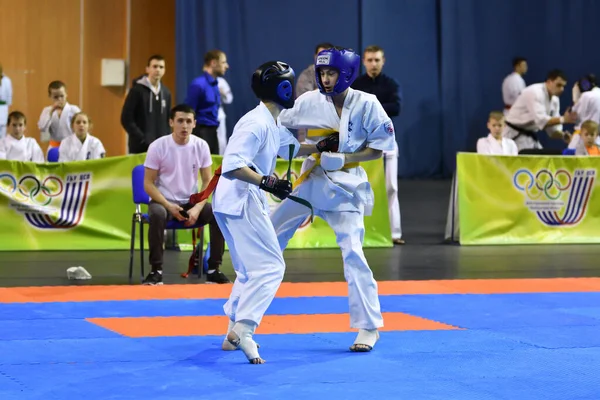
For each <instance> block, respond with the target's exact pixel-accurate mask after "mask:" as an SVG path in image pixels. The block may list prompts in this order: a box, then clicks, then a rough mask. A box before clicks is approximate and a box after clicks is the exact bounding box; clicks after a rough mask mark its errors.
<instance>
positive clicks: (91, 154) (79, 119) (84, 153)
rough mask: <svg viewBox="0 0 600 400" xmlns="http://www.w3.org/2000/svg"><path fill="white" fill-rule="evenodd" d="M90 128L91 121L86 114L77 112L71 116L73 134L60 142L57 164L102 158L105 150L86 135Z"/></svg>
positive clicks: (95, 140) (98, 142)
mask: <svg viewBox="0 0 600 400" xmlns="http://www.w3.org/2000/svg"><path fill="white" fill-rule="evenodd" d="M91 127H92V120H91V119H90V118H89V117H88V115H87V114H86V113H84V112H78V113H77V114H75V115H74V116H73V119H72V120H71V129H73V132H74V134H73V135H71V136H69V137H67V138H65V139H63V141H62V142H60V147H59V148H58V154H59V155H58V162H66V161H85V160H97V159H99V158H104V156H105V155H106V150H104V146H103V145H102V142H101V141H100V139H98V138H97V137H95V136H92V135H90V134H89V133H88V131H89V130H90V129H91Z"/></svg>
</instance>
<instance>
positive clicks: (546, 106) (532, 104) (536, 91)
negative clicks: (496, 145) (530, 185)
mask: <svg viewBox="0 0 600 400" xmlns="http://www.w3.org/2000/svg"><path fill="white" fill-rule="evenodd" d="M553 117H560V100H559V99H558V97H556V96H552V97H550V95H549V94H548V89H547V88H546V84H545V83H534V84H533V85H529V86H527V87H526V88H525V89H524V90H523V91H522V92H521V94H520V95H519V97H518V98H517V101H515V104H513V106H512V107H511V109H510V110H509V112H508V115H507V116H506V122H507V123H510V124H512V125H515V126H517V127H518V128H521V129H523V130H526V131H529V132H533V133H535V132H537V131H540V130H542V129H544V127H545V126H546V124H547V123H548V121H549V120H550V119H551V118H553ZM562 129H563V126H562V125H560V124H558V125H553V126H550V127H548V128H546V133H548V135H551V134H552V133H553V132H562ZM502 136H504V137H507V138H509V139H513V140H514V141H515V143H516V144H517V147H518V149H519V150H523V149H541V148H542V145H541V143H540V142H539V141H537V140H534V139H533V138H531V137H529V136H526V135H524V134H519V132H518V131H517V130H515V129H513V128H511V127H510V126H508V124H507V125H506V126H505V128H504V131H503V132H502Z"/></svg>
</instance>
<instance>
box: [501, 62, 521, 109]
mask: <svg viewBox="0 0 600 400" xmlns="http://www.w3.org/2000/svg"><path fill="white" fill-rule="evenodd" d="M526 73H527V60H526V59H524V58H523V57H516V58H515V59H513V72H512V73H511V74H509V75H508V76H507V77H506V78H504V81H503V82H502V99H503V100H504V115H507V114H508V110H510V108H511V107H512V105H513V104H515V101H516V100H517V97H519V95H520V94H521V92H522V91H523V89H525V80H524V79H523V75H525V74H526Z"/></svg>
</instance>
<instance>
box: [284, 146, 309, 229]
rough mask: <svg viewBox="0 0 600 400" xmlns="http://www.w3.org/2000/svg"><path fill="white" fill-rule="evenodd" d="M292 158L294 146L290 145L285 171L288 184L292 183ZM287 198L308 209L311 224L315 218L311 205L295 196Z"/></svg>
mask: <svg viewBox="0 0 600 400" xmlns="http://www.w3.org/2000/svg"><path fill="white" fill-rule="evenodd" d="M293 158H294V145H293V144H290V155H289V165H288V170H287V180H288V181H290V182H291V181H292V159H293ZM287 198H288V199H290V200H292V201H295V202H296V203H299V204H302V205H303V206H306V207H308V208H310V222H313V219H314V218H315V212H314V210H313V206H312V204H310V203H309V202H308V201H307V200H304V199H302V198H300V197H297V196H288V197H287Z"/></svg>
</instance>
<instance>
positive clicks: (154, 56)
mask: <svg viewBox="0 0 600 400" xmlns="http://www.w3.org/2000/svg"><path fill="white" fill-rule="evenodd" d="M152 60H156V61H165V58H164V57H163V56H161V55H160V54H153V55H151V56H150V57H149V58H148V67H149V66H150V63H151V62H152Z"/></svg>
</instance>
